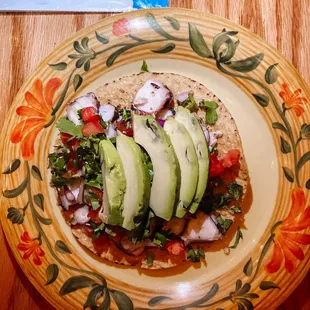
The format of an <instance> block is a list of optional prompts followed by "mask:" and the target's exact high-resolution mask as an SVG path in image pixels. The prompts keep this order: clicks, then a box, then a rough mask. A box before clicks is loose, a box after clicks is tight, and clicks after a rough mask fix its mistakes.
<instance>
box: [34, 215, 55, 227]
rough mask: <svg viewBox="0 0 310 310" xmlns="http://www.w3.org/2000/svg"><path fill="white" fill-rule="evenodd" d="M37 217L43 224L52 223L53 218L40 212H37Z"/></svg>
mask: <svg viewBox="0 0 310 310" xmlns="http://www.w3.org/2000/svg"><path fill="white" fill-rule="evenodd" d="M37 219H38V220H39V221H40V222H41V223H42V224H43V225H51V224H52V220H51V219H48V218H46V217H43V216H41V215H39V214H37Z"/></svg>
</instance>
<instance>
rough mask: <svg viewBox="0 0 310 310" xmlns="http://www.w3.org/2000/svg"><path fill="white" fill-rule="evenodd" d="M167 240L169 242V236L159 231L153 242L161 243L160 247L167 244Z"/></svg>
mask: <svg viewBox="0 0 310 310" xmlns="http://www.w3.org/2000/svg"><path fill="white" fill-rule="evenodd" d="M166 242H167V238H166V237H165V236H164V235H163V234H161V233H159V232H157V233H156V234H155V238H154V239H153V243H155V244H157V245H159V246H160V247H163V246H165V244H166Z"/></svg>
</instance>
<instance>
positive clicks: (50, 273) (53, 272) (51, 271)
mask: <svg viewBox="0 0 310 310" xmlns="http://www.w3.org/2000/svg"><path fill="white" fill-rule="evenodd" d="M58 274H59V268H58V266H57V265H56V264H51V265H49V266H48V267H47V268H46V283H45V285H50V284H52V283H53V282H55V281H56V279H57V277H58Z"/></svg>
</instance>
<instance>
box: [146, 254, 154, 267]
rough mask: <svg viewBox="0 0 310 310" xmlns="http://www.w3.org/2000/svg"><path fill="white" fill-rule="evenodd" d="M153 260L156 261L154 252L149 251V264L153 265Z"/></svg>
mask: <svg viewBox="0 0 310 310" xmlns="http://www.w3.org/2000/svg"><path fill="white" fill-rule="evenodd" d="M153 261H154V257H153V253H152V252H148V253H147V264H148V265H149V266H152V265H153Z"/></svg>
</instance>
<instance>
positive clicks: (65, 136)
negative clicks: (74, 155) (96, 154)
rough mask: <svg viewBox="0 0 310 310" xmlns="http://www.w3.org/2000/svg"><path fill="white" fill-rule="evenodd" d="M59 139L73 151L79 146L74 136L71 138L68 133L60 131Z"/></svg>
mask: <svg viewBox="0 0 310 310" xmlns="http://www.w3.org/2000/svg"><path fill="white" fill-rule="evenodd" d="M60 139H61V142H62V143H63V144H64V145H67V146H68V147H69V148H70V149H71V150H73V151H76V150H77V149H78V147H79V146H80V142H79V140H78V139H76V138H74V139H72V136H71V135H69V134H68V133H61V135H60ZM70 139H71V140H70Z"/></svg>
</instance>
